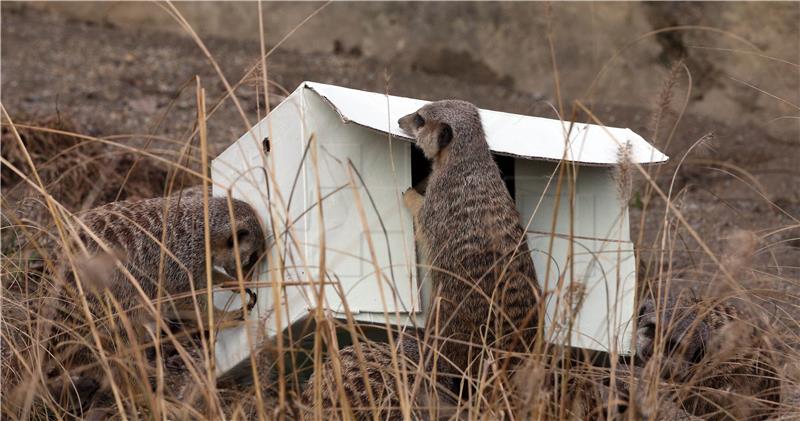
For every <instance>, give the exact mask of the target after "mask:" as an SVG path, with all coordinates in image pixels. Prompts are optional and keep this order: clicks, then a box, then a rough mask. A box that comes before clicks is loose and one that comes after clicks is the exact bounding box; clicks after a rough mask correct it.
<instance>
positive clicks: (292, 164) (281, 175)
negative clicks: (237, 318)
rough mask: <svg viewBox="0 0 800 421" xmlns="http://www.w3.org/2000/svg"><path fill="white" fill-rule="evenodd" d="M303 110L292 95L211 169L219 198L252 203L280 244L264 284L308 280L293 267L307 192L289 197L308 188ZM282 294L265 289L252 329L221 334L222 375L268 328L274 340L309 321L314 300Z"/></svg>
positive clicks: (264, 270) (221, 296)
mask: <svg viewBox="0 0 800 421" xmlns="http://www.w3.org/2000/svg"><path fill="white" fill-rule="evenodd" d="M302 107H303V104H302V96H301V94H300V93H299V92H296V93H294V94H292V95H291V96H290V97H289V98H287V99H286V100H285V101H284V102H282V103H281V104H280V105H279V106H278V107H276V108H275V109H274V110H273V111H272V112H271V113H270V115H269V116H268V117H267V118H265V119H263V120H262V121H260V122H259V123H258V124H256V125H255V126H254V127H253V128H252V129H251V130H250V131H249V132H248V133H245V134H244V135H243V136H242V137H241V138H240V139H239V140H237V141H236V142H235V143H234V144H232V145H231V146H230V147H229V148H228V149H227V150H225V151H224V152H223V153H222V154H220V155H219V156H218V157H217V158H216V159H215V160H214V161H213V162H212V166H211V173H212V178H213V180H214V183H215V185H214V192H213V194H214V195H215V196H225V195H226V194H227V193H228V192H229V191H230V194H231V195H232V197H234V198H236V199H240V200H244V201H245V202H248V203H249V204H250V205H251V206H253V207H254V208H255V209H256V211H257V212H258V214H259V215H260V216H261V218H262V223H263V226H264V229H265V234H266V235H267V237H268V240H269V241H270V242H271V243H273V244H278V246H277V247H275V246H273V247H271V248H270V251H271V254H270V255H269V256H267V259H266V260H267V261H266V262H265V264H263V265H262V267H261V271H260V273H259V275H258V276H257V277H256V280H257V281H258V282H260V283H267V282H273V283H275V282H280V281H296V280H301V279H305V275H304V273H303V272H302V270H298V268H297V267H296V266H300V267H301V268H302V265H294V264H292V262H296V261H302V260H303V258H304V256H303V250H302V247H298V244H301V243H302V241H303V240H302V239H303V237H304V235H305V229H304V223H305V220H304V219H302V218H301V217H300V215H301V214H302V211H303V209H305V208H306V207H307V204H306V203H305V199H306V198H305V195H303V194H302V193H295V194H294V195H293V196H292V195H290V194H289V193H288V192H290V191H291V190H292V187H293V186H294V188H295V191H296V192H302V191H303V189H304V188H305V186H304V183H305V180H304V179H303V178H302V177H297V174H298V168H300V164H301V161H302V156H303V150H304V141H303V136H302V134H303V128H302V126H301V122H302V114H303V108H302ZM265 139H268V143H269V153H267V154H265V153H264V145H265V143H266V142H265ZM285 192H286V193H285ZM273 228H274V229H273ZM275 234H277V235H275ZM278 253H281V254H282V255H281V256H279V255H278ZM279 258H280V259H282V260H284V261H286V262H287V264H286V266H288V269H287V270H285V271H284V272H283V273H281V272H280V271H279V270H278V267H279V265H278V264H277V262H278V261H279ZM276 291H278V290H276V289H272V288H268V287H262V288H259V289H258V290H257V297H258V301H257V307H256V308H255V309H254V310H253V312H252V313H251V315H250V317H249V320H250V323H249V324H248V325H247V327H246V328H245V327H241V328H232V329H226V330H223V331H221V332H220V333H219V335H218V340H217V347H216V358H217V371H218V373H224V372H225V371H227V370H228V369H229V368H231V367H233V366H235V365H236V364H237V363H239V362H240V361H242V360H243V359H245V358H247V357H248V355H249V349H250V344H253V345H256V342H257V338H261V337H263V334H264V333H265V331H264V329H266V335H267V336H272V335H274V334H275V333H276V332H277V331H279V330H283V329H285V328H286V327H288V326H289V325H291V324H293V323H294V322H296V321H298V320H300V319H302V318H304V317H305V316H306V315H307V314H308V309H309V308H311V307H313V306H312V304H311V300H310V299H309V298H308V297H310V295H309V294H307V291H306V290H305V288H303V287H301V286H297V285H292V286H286V287H285V288H284V289H283V294H276V293H275V292H276ZM238 296H239V294H238V292H235V293H218V294H216V295H215V303H217V302H224V301H226V300H228V299H232V300H237V301H238ZM278 313H279V314H278ZM278 315H279V316H280V317H277V316H278ZM248 334H249V335H250V341H248Z"/></svg>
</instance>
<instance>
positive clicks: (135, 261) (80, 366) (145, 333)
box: [21, 191, 266, 400]
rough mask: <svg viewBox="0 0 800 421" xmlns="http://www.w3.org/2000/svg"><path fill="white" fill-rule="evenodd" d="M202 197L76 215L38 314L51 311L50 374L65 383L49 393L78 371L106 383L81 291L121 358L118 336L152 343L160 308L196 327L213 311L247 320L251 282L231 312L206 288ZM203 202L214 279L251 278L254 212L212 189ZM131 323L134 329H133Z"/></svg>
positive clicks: (259, 249)
mask: <svg viewBox="0 0 800 421" xmlns="http://www.w3.org/2000/svg"><path fill="white" fill-rule="evenodd" d="M205 206H206V205H205V204H204V200H203V197H202V195H199V194H195V192H192V191H190V192H189V193H188V194H186V195H173V196H169V197H165V198H155V199H148V200H142V201H136V202H114V203H110V204H107V205H104V206H100V207H98V208H95V209H92V210H89V211H87V212H85V213H83V214H81V215H79V216H78V223H77V224H76V225H75V226H76V229H75V230H74V236H73V239H72V240H71V241H70V242H69V247H62V248H61V252H60V253H59V254H60V255H61V257H60V259H59V260H60V265H61V266H62V268H61V270H60V271H59V272H61V273H60V275H59V276H61V277H62V279H63V281H62V284H63V285H62V287H61V290H60V292H59V293H57V295H56V296H55V297H54V299H51V300H49V302H50V304H52V309H47V308H45V309H42V315H43V316H42V318H44V319H49V320H53V322H52V323H50V324H51V325H52V326H51V327H50V330H51V332H50V333H49V334H47V335H45V338H47V340H48V349H49V351H48V352H49V353H51V354H52V357H51V364H50V368H49V369H46V370H49V371H50V372H48V373H47V376H48V378H50V379H53V383H54V384H55V385H56V386H57V385H59V384H61V385H62V386H61V388H60V390H51V394H55V395H59V394H61V395H64V394H70V393H74V392H75V390H74V386H73V383H74V381H75V380H78V379H80V380H81V381H83V382H85V383H87V384H92V382H90V381H89V380H87V379H93V380H94V383H96V385H97V389H99V390H106V389H107V387H108V382H109V379H108V378H107V377H108V376H107V372H106V371H107V370H104V369H102V368H101V367H100V366H99V362H98V355H97V349H95V348H96V346H95V340H93V336H92V335H91V334H90V327H89V326H90V325H89V322H90V321H89V320H88V319H87V316H86V314H85V310H84V308H83V306H84V304H83V300H84V299H85V303H86V305H88V309H89V312H90V316H91V318H92V319H93V320H92V322H93V323H94V324H95V326H96V327H97V328H96V330H95V331H96V332H97V333H99V335H100V336H101V338H100V340H101V343H102V344H103V345H102V346H103V347H104V349H105V352H106V353H107V354H109V355H110V356H111V358H110V360H112V361H122V363H123V364H124V361H125V359H126V358H128V359H130V358H131V356H128V357H124V358H116V357H115V355H118V353H119V352H122V353H123V354H124V353H125V352H126V350H125V349H123V348H118V347H119V346H120V345H121V343H120V342H119V338H122V339H123V340H124V341H126V342H131V343H139V344H141V343H148V342H151V341H152V340H153V338H152V335H155V334H157V333H156V332H153V331H152V328H151V327H152V326H155V325H156V321H157V319H156V318H157V317H160V318H162V319H163V323H162V326H165V325H169V324H174V323H175V322H178V323H181V324H186V325H187V326H189V327H194V326H196V325H198V324H200V323H202V322H205V321H207V320H208V319H207V317H208V315H207V314H208V313H207V312H208V311H213V312H214V313H215V314H214V316H215V320H233V319H242V318H243V316H244V311H246V310H249V309H250V308H252V306H253V305H254V304H255V296H254V294H252V293H251V292H250V291H249V290H248V302H247V303H246V304H245V305H243V307H244V308H242V309H237V310H231V311H225V310H219V309H217V308H216V307H214V305H213V303H210V302H208V301H207V295H206V294H205V293H204V292H202V290H204V289H205V288H206V285H207V275H206V274H207V272H206V267H207V266H206V258H205V256H206V252H205V251H206V238H205V229H204V220H205V219H204V208H205ZM207 209H208V221H209V226H208V228H209V231H210V236H209V238H208V241H209V243H210V257H211V260H212V262H211V267H212V274H211V277H212V283H213V284H214V285H219V284H221V283H227V284H229V285H230V286H236V285H237V284H238V282H237V281H236V279H237V278H236V277H237V273H242V274H243V275H244V276H245V277H246V276H247V274H248V272H250V271H251V270H252V268H253V267H254V266H255V265H256V263H257V262H258V261H259V259H260V258H261V257H262V256H263V254H264V251H265V244H266V239H265V237H264V234H263V230H262V227H261V225H260V222H259V218H258V215H257V214H256V213H255V211H254V210H253V209H252V208H251V207H250V206H249V205H247V204H246V203H245V202H242V201H239V200H232V201H231V202H230V203H229V202H228V200H227V199H225V198H216V197H210V198H209V200H208V204H207ZM162 241H163V243H162ZM67 249H69V250H67ZM237 252H238V253H237ZM239 271H241V272H239ZM192 291H200V292H199V293H197V294H192ZM193 295H194V297H193ZM159 299H160V300H161V304H160V307H161V313H160V314H154V313H153V311H152V310H151V309H152V308H154V307H156V306H157V304H156V300H159ZM195 303H196V304H195ZM198 310H199V311H198ZM48 311H49V313H47V312H48ZM45 313H47V314H45ZM198 313H199V314H198ZM48 314H49V316H48ZM123 314H124V317H123ZM198 316H199V318H198ZM70 321H71V322H70ZM205 328H206V329H211V328H213V327H209V326H205ZM131 331H132V332H133V334H134V336H135V337H130V332H131ZM120 355H121V354H120ZM111 369H112V372H114V368H113V367H112V368H111ZM32 374H33V375H34V376H35V374H34V373H32ZM58 378H61V379H62V381H60V382H59V381H58ZM64 379H65V380H66V381H64ZM32 380H35V379H32ZM117 381H118V379H117ZM21 386H25V384H24V382H23V383H22V384H21ZM77 392H78V393H79V394H80V393H81V391H77ZM87 393H94V391H92V390H89V391H88V392H87ZM62 397H63V396H62ZM55 399H57V400H58V399H59V397H58V396H55Z"/></svg>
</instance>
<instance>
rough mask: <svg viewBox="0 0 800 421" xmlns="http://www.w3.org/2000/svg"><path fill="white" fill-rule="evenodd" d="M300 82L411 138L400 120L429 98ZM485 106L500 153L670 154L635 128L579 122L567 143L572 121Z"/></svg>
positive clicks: (648, 157) (655, 157)
mask: <svg viewBox="0 0 800 421" xmlns="http://www.w3.org/2000/svg"><path fill="white" fill-rule="evenodd" d="M301 86H304V87H305V88H306V89H310V90H312V91H314V92H316V93H317V94H318V95H319V96H320V97H322V98H323V99H324V100H325V101H326V102H328V104H330V105H331V107H332V108H333V109H334V110H335V111H336V112H337V113H338V114H339V116H340V117H341V118H342V121H343V122H345V123H351V122H352V123H356V124H359V125H361V126H365V127H368V128H371V129H374V130H377V131H380V132H383V133H387V134H391V135H393V136H395V137H398V138H401V139H405V140H409V141H412V140H413V139H412V138H410V137H409V136H408V134H406V133H405V132H404V131H402V130H401V129H400V126H398V125H397V120H398V119H399V118H400V117H402V116H404V115H406V114H409V113H412V112H414V111H416V110H417V109H419V108H420V107H422V106H423V105H425V104H427V103H428V101H423V100H419V99H413V98H404V97H398V96H392V95H385V94H382V93H375V92H365V91H359V90H356V89H349V88H343V87H341V86H335V85H326V84H323V83H316V82H304V83H303V85H301ZM480 112H481V119H482V120H483V127H484V130H485V132H486V140H487V142H488V143H489V148H490V149H491V150H492V151H493V152H495V153H498V154H501V155H510V156H515V157H520V158H527V159H539V160H561V159H562V158H564V159H567V160H569V161H574V162H579V163H582V164H587V165H614V164H616V163H617V162H618V158H617V157H618V152H619V149H620V145H621V144H624V143H625V142H630V144H631V158H632V160H633V162H635V163H638V164H651V163H659V162H664V161H666V160H668V159H669V157H668V156H666V155H664V154H663V153H661V151H659V150H658V149H656V148H655V147H653V146H652V145H651V144H650V143H648V142H647V141H646V140H644V139H643V138H642V137H641V136H639V135H638V134H636V133H635V132H633V131H632V130H630V129H622V128H615V127H606V126H598V125H594V124H584V123H574V125H573V127H572V129H571V131H570V142H569V147H568V148H565V142H564V138H565V133H566V131H568V130H570V129H569V127H570V123H569V122H562V121H560V120H554V119H549V118H542V117H532V116H525V115H519V114H510V113H504V112H500V111H491V110H483V109H481V110H480ZM565 149H567V150H566V154H565Z"/></svg>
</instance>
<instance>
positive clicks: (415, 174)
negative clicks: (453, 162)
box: [411, 147, 516, 200]
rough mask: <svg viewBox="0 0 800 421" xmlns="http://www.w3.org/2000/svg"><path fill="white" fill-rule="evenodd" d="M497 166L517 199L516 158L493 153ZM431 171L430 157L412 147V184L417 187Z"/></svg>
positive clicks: (509, 191) (512, 194)
mask: <svg viewBox="0 0 800 421" xmlns="http://www.w3.org/2000/svg"><path fill="white" fill-rule="evenodd" d="M492 157H493V158H494V162H495V163H496V164H497V168H499V169H500V177H502V178H503V183H505V185H506V189H508V193H509V194H511V198H512V199H514V200H516V197H515V194H514V192H515V190H516V189H515V185H514V161H515V159H514V158H513V157H510V156H504V155H496V154H492ZM430 173H431V163H430V161H428V158H425V155H424V154H423V153H422V151H420V150H419V149H418V148H415V147H412V148H411V185H412V186H414V187H416V186H417V185H418V184H419V183H420V182H422V180H425V177H427V176H428V175H429V174H430Z"/></svg>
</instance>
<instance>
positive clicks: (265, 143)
mask: <svg viewBox="0 0 800 421" xmlns="http://www.w3.org/2000/svg"><path fill="white" fill-rule="evenodd" d="M261 147H262V148H264V153H269V150H270V144H269V138H268V137H264V140H262V141H261Z"/></svg>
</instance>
